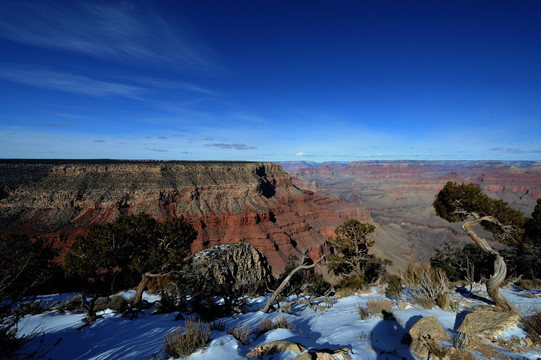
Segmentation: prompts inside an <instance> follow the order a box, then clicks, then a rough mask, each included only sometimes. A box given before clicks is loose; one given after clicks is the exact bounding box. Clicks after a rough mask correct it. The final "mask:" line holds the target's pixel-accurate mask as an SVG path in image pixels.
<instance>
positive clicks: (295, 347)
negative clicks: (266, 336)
mask: <svg viewBox="0 0 541 360" xmlns="http://www.w3.org/2000/svg"><path fill="white" fill-rule="evenodd" d="M305 350H306V348H305V347H304V346H302V345H301V344H299V343H296V342H293V341H286V340H277V341H271V342H269V343H266V344H263V345H259V346H256V347H255V348H253V349H252V351H250V352H249V353H248V354H246V356H247V357H252V358H253V357H255V358H262V357H263V356H265V355H272V354H274V353H277V352H285V351H293V352H295V353H297V354H300V353H302V352H303V351H305Z"/></svg>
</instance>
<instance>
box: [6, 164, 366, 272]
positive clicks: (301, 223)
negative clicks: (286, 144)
mask: <svg viewBox="0 0 541 360" xmlns="http://www.w3.org/2000/svg"><path fill="white" fill-rule="evenodd" d="M0 190H1V191H0V196H1V198H0V232H7V231H18V232H27V233H30V234H32V235H38V234H48V236H52V237H56V236H58V237H60V236H63V237H67V238H68V240H69V239H70V238H73V237H74V236H75V235H76V234H81V233H84V232H85V231H86V230H87V229H88V227H89V226H90V225H91V224H94V223H99V224H103V223H106V222H109V221H112V220H114V219H115V218H117V217H118V216H121V215H123V214H131V213H139V212H145V213H148V214H150V215H152V216H153V217H156V218H157V219H158V220H165V219H167V218H171V217H176V216H180V215H182V216H184V217H185V218H186V219H187V220H188V221H190V222H191V223H192V224H193V226H194V228H195V229H196V230H197V232H198V237H197V240H196V241H195V242H194V243H193V244H192V251H193V252H194V253H195V252H197V251H200V250H203V249H205V248H207V247H210V246H213V245H217V244H228V243H237V242H246V243H250V244H253V245H255V246H256V247H257V248H258V249H259V250H261V251H262V252H263V253H264V254H265V255H266V257H267V258H268V261H269V263H270V264H271V266H272V268H273V272H274V274H278V273H279V272H280V271H281V270H282V269H283V267H284V266H285V258H286V257H287V255H289V254H296V253H298V254H301V253H302V252H304V251H308V252H309V254H310V256H311V257H312V258H313V259H317V258H319V255H320V254H321V253H322V251H323V247H324V243H325V239H326V236H328V235H331V234H332V233H333V231H334V228H335V227H336V226H338V225H340V224H341V223H343V222H344V221H346V220H347V219H349V218H351V217H355V218H359V219H360V220H368V219H369V215H368V213H367V212H366V210H364V209H363V208H362V207H360V206H359V205H358V204H348V203H345V202H342V201H339V200H337V199H332V198H329V197H328V196H323V195H321V194H316V193H314V192H311V191H303V190H300V189H299V188H297V187H296V186H294V185H293V184H292V181H291V177H290V176H289V175H288V174H287V173H286V172H284V170H283V168H282V166H281V165H278V164H275V163H264V162H261V163H255V162H184V161H111V160H103V161H101V160H81V161H70V160H50V161H48V160H2V161H0Z"/></svg>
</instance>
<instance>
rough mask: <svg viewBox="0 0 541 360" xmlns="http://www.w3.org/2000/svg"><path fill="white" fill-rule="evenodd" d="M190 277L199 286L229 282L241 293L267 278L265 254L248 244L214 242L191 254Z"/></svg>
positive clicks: (251, 290) (208, 286) (232, 288)
mask: <svg viewBox="0 0 541 360" xmlns="http://www.w3.org/2000/svg"><path fill="white" fill-rule="evenodd" d="M191 277H192V279H191V281H192V282H193V284H194V285H198V288H199V289H200V290H205V289H207V288H208V289H211V288H214V289H218V288H219V287H220V286H224V285H225V286H230V287H231V289H230V290H231V293H233V294H237V295H238V296H242V295H245V294H250V293H252V292H253V291H255V290H256V288H257V287H258V285H259V284H262V283H266V282H268V281H270V280H271V268H270V266H269V264H268V262H267V259H266V258H265V256H264V255H263V254H262V253H261V252H259V250H257V248H256V247H255V246H253V245H250V244H227V245H216V246H213V247H211V248H209V249H206V250H203V251H201V252H199V253H197V254H195V255H194V256H192V258H191Z"/></svg>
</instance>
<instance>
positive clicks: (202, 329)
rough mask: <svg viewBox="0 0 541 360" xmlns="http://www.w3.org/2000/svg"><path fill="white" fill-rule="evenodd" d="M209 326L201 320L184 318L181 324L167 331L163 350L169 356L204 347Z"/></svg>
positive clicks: (190, 352)
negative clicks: (183, 322) (184, 320)
mask: <svg viewBox="0 0 541 360" xmlns="http://www.w3.org/2000/svg"><path fill="white" fill-rule="evenodd" d="M209 334H210V326H209V325H208V324H207V323H205V322H202V321H201V320H194V319H186V322H185V324H184V331H183V329H182V326H178V327H176V328H175V329H174V330H173V331H168V332H167V334H166V335H165V339H164V345H163V348H164V349H163V351H164V353H165V354H166V355H167V356H169V357H184V356H188V355H190V354H193V353H194V352H196V351H197V350H199V349H204V348H205V346H206V345H207V342H208V341H209Z"/></svg>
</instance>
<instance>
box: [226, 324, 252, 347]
mask: <svg viewBox="0 0 541 360" xmlns="http://www.w3.org/2000/svg"><path fill="white" fill-rule="evenodd" d="M227 333H228V334H230V335H233V337H234V338H235V339H237V340H238V341H240V342H241V344H242V345H246V344H248V340H249V339H250V333H251V332H250V326H248V325H242V322H239V323H238V324H237V326H235V327H230V328H229V329H227Z"/></svg>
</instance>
